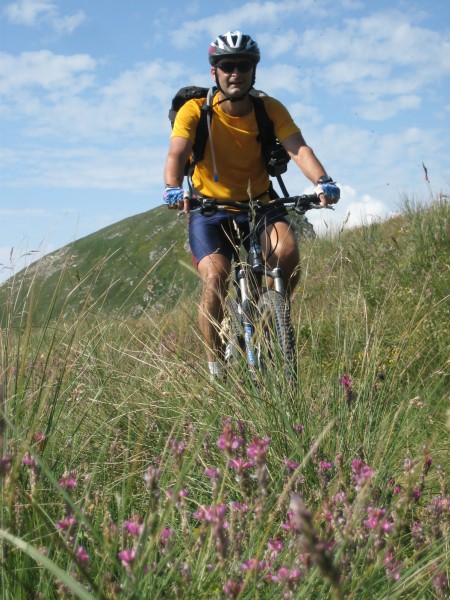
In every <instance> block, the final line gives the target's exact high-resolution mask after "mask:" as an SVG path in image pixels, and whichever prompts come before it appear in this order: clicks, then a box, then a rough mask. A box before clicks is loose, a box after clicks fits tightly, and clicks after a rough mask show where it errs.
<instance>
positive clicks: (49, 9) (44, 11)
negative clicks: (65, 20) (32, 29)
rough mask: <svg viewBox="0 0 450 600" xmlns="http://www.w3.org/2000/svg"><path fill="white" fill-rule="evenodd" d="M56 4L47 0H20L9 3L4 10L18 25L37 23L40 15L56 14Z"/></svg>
mask: <svg viewBox="0 0 450 600" xmlns="http://www.w3.org/2000/svg"><path fill="white" fill-rule="evenodd" d="M54 12H55V5H54V4H53V2H48V1H46V0H19V1H18V2H13V3H11V4H7V5H6V6H5V8H4V10H3V13H4V14H5V16H6V17H7V18H8V19H9V20H10V21H11V23H14V24H16V25H28V26H33V25H36V23H37V21H38V19H39V17H40V16H45V15H47V16H48V15H49V14H54Z"/></svg>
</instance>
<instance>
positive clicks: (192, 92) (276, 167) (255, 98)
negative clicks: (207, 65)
mask: <svg viewBox="0 0 450 600" xmlns="http://www.w3.org/2000/svg"><path fill="white" fill-rule="evenodd" d="M216 92H217V88H216V87H212V88H205V87H198V86H187V87H183V88H181V89H180V90H178V92H177V93H176V94H175V96H174V97H173V99H172V104H171V108H170V110H169V119H170V122H171V124H172V127H173V124H174V122H175V117H176V116H177V112H178V111H179V110H180V108H181V107H182V106H183V104H184V103H185V102H187V101H188V100H192V99H200V98H204V99H205V101H204V102H203V105H202V107H201V111H200V119H199V122H198V125H197V130H196V132H195V141H194V145H193V147H192V156H191V159H190V160H189V161H188V163H187V165H186V168H185V175H187V176H188V177H191V176H192V173H193V172H194V169H195V165H196V164H197V163H198V162H200V161H201V160H202V159H203V156H204V153H205V147H206V142H207V140H208V136H209V132H208V128H209V126H210V123H208V120H210V118H211V116H212V114H213V111H212V99H213V97H214V95H215V93H216ZM249 96H250V98H251V100H252V102H253V107H254V109H255V117H256V122H257V124H258V129H259V134H258V137H257V140H258V141H260V142H261V152H262V155H263V159H264V164H265V166H266V170H267V173H268V174H269V176H270V177H276V178H277V180H278V183H279V185H280V188H281V190H282V192H283V194H284V195H285V196H288V195H289V194H288V191H287V190H286V187H285V185H284V183H283V180H282V179H281V175H282V173H285V172H286V170H287V164H288V162H289V161H290V156H289V154H288V153H287V152H286V150H285V149H284V148H283V146H282V145H281V143H280V142H279V140H278V139H277V138H276V136H275V130H274V127H273V122H272V120H271V119H270V118H269V115H268V114H267V112H266V109H265V106H264V101H263V100H262V96H266V94H265V93H264V92H261V91H259V90H255V89H253V88H252V90H251V91H250V93H249ZM271 187H272V186H271Z"/></svg>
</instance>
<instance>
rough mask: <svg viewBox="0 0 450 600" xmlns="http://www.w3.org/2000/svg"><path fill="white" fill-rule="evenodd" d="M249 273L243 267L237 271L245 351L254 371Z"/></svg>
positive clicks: (254, 358) (254, 359) (253, 329)
mask: <svg viewBox="0 0 450 600" xmlns="http://www.w3.org/2000/svg"><path fill="white" fill-rule="evenodd" d="M248 275H249V273H248V272H247V270H246V269H244V268H241V269H239V270H238V271H237V280H238V285H239V293H240V297H241V306H242V326H243V328H244V341H245V351H246V354H247V363H248V365H249V367H250V370H251V371H253V370H254V369H255V367H256V357H255V350H254V347H253V333H254V332H255V328H254V325H253V319H252V306H251V298H250V295H249V282H248Z"/></svg>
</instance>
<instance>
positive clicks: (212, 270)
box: [198, 254, 231, 364]
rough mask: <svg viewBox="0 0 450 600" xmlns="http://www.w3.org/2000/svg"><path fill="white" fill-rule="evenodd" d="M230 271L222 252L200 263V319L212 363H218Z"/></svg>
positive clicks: (207, 351) (207, 353)
mask: <svg viewBox="0 0 450 600" xmlns="http://www.w3.org/2000/svg"><path fill="white" fill-rule="evenodd" d="M230 271H231V263H230V261H229V260H228V258H226V257H225V256H223V255H222V254H210V255H209V256H205V257H204V258H202V260H201V261H200V262H199V263H198V272H199V274H200V277H201V278H202V280H203V290H202V295H201V298H200V306H199V311H198V321H199V327H200V331H201V333H202V335H203V337H204V339H205V342H206V355H207V359H208V363H210V364H211V363H217V361H218V357H219V353H220V345H221V343H220V336H219V329H220V323H221V321H222V317H223V301H224V298H225V295H226V290H227V281H228V277H229V274H230Z"/></svg>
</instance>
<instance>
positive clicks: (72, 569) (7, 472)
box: [0, 205, 450, 600]
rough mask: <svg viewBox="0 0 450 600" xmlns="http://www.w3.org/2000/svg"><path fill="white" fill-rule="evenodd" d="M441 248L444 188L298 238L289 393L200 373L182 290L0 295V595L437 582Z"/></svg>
mask: <svg viewBox="0 0 450 600" xmlns="http://www.w3.org/2000/svg"><path fill="white" fill-rule="evenodd" d="M174 227H175V226H174ZM105 243H106V242H105ZM86 252H87V250H86ZM449 264H450V261H449V240H448V207H447V206H441V205H434V206H432V207H428V208H422V207H420V206H416V207H408V206H406V207H405V210H404V211H403V214H402V215H400V216H398V217H396V218H393V219H390V220H388V221H386V222H384V223H376V224H372V225H368V226H366V227H361V228H359V229H355V230H350V231H348V232H344V233H342V234H340V235H336V236H330V237H328V238H325V239H309V240H305V241H304V242H303V244H302V270H303V275H302V280H301V284H300V285H299V287H298V288H297V290H296V291H295V295H294V297H293V300H292V309H293V317H294V322H295V328H296V334H297V348H298V353H299V383H298V386H297V388H296V389H295V390H292V389H290V388H289V386H288V385H286V383H285V382H284V381H283V378H282V377H280V376H279V374H278V372H277V370H276V369H275V370H273V371H272V372H270V373H267V375H266V376H265V378H264V380H263V381H259V382H256V383H255V382H253V381H252V380H251V379H249V378H246V377H245V375H244V376H243V375H242V373H237V374H236V373H234V372H230V373H229V376H228V378H227V380H226V381H225V382H223V383H216V384H211V383H210V381H209V378H208V375H207V372H206V370H205V363H204V349H203V347H202V342H201V339H200V337H199V335H198V329H197V324H196V316H195V315H196V310H197V307H196V302H197V295H196V293H195V294H192V292H191V293H186V294H184V293H182V294H181V296H180V298H179V301H177V302H176V303H175V306H174V307H173V308H164V307H162V306H160V307H159V308H158V307H156V308H155V307H152V308H151V310H145V311H143V312H142V313H141V314H139V315H137V316H135V317H130V316H129V313H127V314H123V315H122V316H120V315H119V314H118V313H117V312H116V313H114V314H111V313H108V312H105V313H102V312H101V311H100V310H99V309H100V304H101V303H100V302H98V303H96V302H97V298H96V297H95V296H94V295H93V292H92V289H93V288H91V290H86V289H84V288H82V287H77V284H75V287H76V293H79V294H80V306H82V308H81V309H80V310H79V311H78V312H77V314H76V316H74V317H72V318H69V317H66V318H65V319H58V320H52V319H49V318H46V317H45V314H44V313H43V312H41V315H42V323H43V326H42V327H36V326H34V325H33V318H32V317H33V315H32V311H33V302H32V299H31V297H29V298H28V299H27V300H25V299H24V300H23V302H22V303H20V302H17V301H16V300H15V299H14V298H15V296H14V295H13V296H11V300H10V301H8V302H7V304H6V306H7V308H4V322H5V323H6V324H5V327H4V328H3V329H2V332H1V350H0V351H1V356H0V369H1V370H0V379H1V381H2V383H3V389H4V393H3V398H1V395H0V407H2V411H0V486H1V490H0V510H1V525H0V562H1V565H2V569H1V572H0V578H1V582H0V588H1V589H2V598H4V599H5V600H13V599H14V600H28V599H29V598H31V597H41V598H45V599H47V598H49V599H53V598H61V597H62V598H69V597H76V598H84V599H93V598H102V599H103V598H104V599H108V600H109V599H111V600H113V599H120V600H122V599H140V598H152V600H153V599H166V598H183V599H184V598H189V599H190V598H192V599H194V598H195V599H203V598H205V599H210V598H217V599H219V598H220V599H223V598H226V599H237V598H239V599H248V600H250V599H254V598H261V599H266V598H267V599H268V598H272V599H278V598H286V599H288V598H289V599H290V598H296V599H297V598H298V599H305V600H310V599H312V598H330V599H331V598H334V599H336V598H342V599H344V598H345V599H355V600H356V599H358V600H361V599H374V598H389V599H395V598H402V599H404V598H410V599H416V598H427V599H428V598H430V599H439V598H442V599H444V598H447V597H448V593H449V579H450V572H449V571H450V561H449V547H448V540H449V539H450V498H449V488H448V485H449V484H448V473H449V470H450V461H449V456H450V439H449V428H450V422H449V420H450V415H449V412H448V410H449V398H448V389H449V385H448V383H449V382H448V362H449V354H448V340H449V339H450V335H449V334H450V331H449V323H450V318H449V317H450V314H449V313H450V303H449V297H448V291H449V286H448V282H449V272H448V271H449ZM110 280H111V272H110ZM19 285H20V282H19ZM140 285H141V284H140V283H139V281H137V280H136V281H135V282H134V285H129V293H135V292H136V293H137V290H138V289H139V288H140ZM11 289H12V291H14V289H13V288H11V287H10V291H11ZM139 293H140V292H139ZM83 294H85V296H87V297H88V300H86V299H85V296H83ZM125 297H126V295H124V298H125ZM123 302H124V301H123V300H122V303H123ZM4 306H5V305H4ZM49 310H50V311H51V312H52V315H54V310H53V311H52V309H51V307H50V308H49ZM18 323H19V324H20V326H17V324H18ZM280 371H281V369H280ZM2 417H3V418H2Z"/></svg>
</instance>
